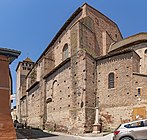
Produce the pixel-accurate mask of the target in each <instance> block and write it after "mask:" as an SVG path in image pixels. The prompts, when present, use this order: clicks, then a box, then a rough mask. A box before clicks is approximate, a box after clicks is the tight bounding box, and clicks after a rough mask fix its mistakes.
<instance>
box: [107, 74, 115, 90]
mask: <svg viewBox="0 0 147 140" xmlns="http://www.w3.org/2000/svg"><path fill="white" fill-rule="evenodd" d="M108 88H109V89H110V88H114V73H113V72H111V73H109V75H108Z"/></svg>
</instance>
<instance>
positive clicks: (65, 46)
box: [62, 43, 68, 60]
mask: <svg viewBox="0 0 147 140" xmlns="http://www.w3.org/2000/svg"><path fill="white" fill-rule="evenodd" d="M66 58H68V44H67V43H66V44H65V45H64V47H63V51H62V60H65V59H66Z"/></svg>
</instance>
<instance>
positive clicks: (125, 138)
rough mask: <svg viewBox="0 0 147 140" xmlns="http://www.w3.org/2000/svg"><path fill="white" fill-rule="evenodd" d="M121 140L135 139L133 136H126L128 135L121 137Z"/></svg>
mask: <svg viewBox="0 0 147 140" xmlns="http://www.w3.org/2000/svg"><path fill="white" fill-rule="evenodd" d="M120 140H133V138H131V137H128V136H126V137H123V138H121V139H120Z"/></svg>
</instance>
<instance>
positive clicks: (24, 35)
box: [0, 0, 147, 92]
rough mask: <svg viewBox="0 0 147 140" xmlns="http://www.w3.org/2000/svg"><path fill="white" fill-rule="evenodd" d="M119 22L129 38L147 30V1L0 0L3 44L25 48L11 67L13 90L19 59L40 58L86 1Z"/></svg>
mask: <svg viewBox="0 0 147 140" xmlns="http://www.w3.org/2000/svg"><path fill="white" fill-rule="evenodd" d="M85 2H87V3H88V4H89V5H91V6H93V7H94V8H96V9H97V10H99V11H100V12H102V13H103V14H105V15H106V16H108V17H109V18H110V19H112V20H113V21H115V22H116V23H117V25H118V26H119V28H120V31H121V32H122V35H123V37H127V36H130V35H133V34H136V33H139V32H147V8H146V6H147V0H0V47H4V48H10V49H16V50H19V51H21V52H22V53H21V55H20V57H19V58H18V59H17V60H15V61H14V62H13V63H12V64H11V66H10V68H11V71H12V76H13V92H15V91H16V73H15V69H16V66H17V64H18V62H19V61H22V60H23V59H25V58H26V57H30V58H31V59H32V60H33V61H36V60H37V59H38V57H39V56H40V55H41V53H42V52H43V51H44V49H45V48H46V47H47V45H48V44H49V43H50V41H51V40H52V38H53V37H54V36H55V34H56V33H57V32H58V30H59V29H60V28H61V26H62V25H63V24H64V22H65V21H66V20H67V19H68V18H69V17H70V15H71V14H72V13H73V12H74V11H75V10H76V9H77V8H78V7H80V6H81V5H83V3H85Z"/></svg>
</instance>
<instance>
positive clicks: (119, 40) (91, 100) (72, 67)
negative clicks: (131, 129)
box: [16, 3, 147, 133]
mask: <svg viewBox="0 0 147 140" xmlns="http://www.w3.org/2000/svg"><path fill="white" fill-rule="evenodd" d="M16 71H17V116H18V119H19V120H20V121H21V122H22V123H24V122H27V125H29V126H32V127H39V128H42V129H48V130H54V131H63V132H69V133H85V132H91V131H92V129H93V124H94V121H95V107H98V110H99V119H100V120H101V121H102V123H103V127H104V129H109V128H114V127H116V126H117V125H118V124H119V123H121V122H127V121H130V120H135V119H139V118H146V117H147V113H146V112H147V33H139V34H136V35H133V36H130V37H128V38H124V39H123V37H122V35H121V32H120V30H119V28H118V26H117V24H116V23H114V22H113V21H112V20H111V19H109V18H108V17H106V16H105V15H103V14H102V13H100V12H99V11H98V10H96V9H94V8H93V7H91V6H90V5H88V4H86V3H85V4H84V5H83V6H81V7H79V8H78V9H77V10H76V11H75V12H74V13H73V14H72V15H71V17H70V18H69V19H68V20H67V21H66V22H65V24H64V25H63V26H62V27H61V29H60V30H59V31H58V33H57V34H56V35H55V37H54V38H53V40H52V41H51V42H50V43H49V45H48V46H47V48H46V49H45V50H44V52H43V53H42V54H41V56H40V57H39V58H38V60H37V61H36V62H32V61H31V59H29V58H27V59H26V60H24V61H22V62H19V64H18V66H17V69H16Z"/></svg>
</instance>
